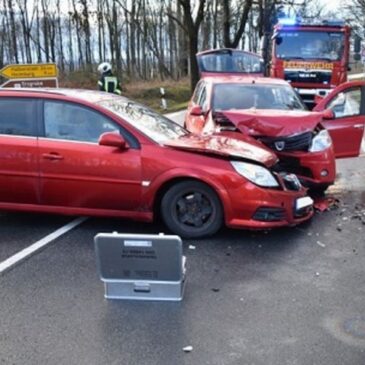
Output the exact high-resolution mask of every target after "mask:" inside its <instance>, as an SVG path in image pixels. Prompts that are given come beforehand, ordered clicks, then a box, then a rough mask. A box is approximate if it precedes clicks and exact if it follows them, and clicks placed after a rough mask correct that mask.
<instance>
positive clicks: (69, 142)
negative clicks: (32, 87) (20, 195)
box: [39, 100, 141, 214]
mask: <svg viewBox="0 0 365 365" xmlns="http://www.w3.org/2000/svg"><path fill="white" fill-rule="evenodd" d="M42 128H43V131H42V132H43V137H42V138H40V139H39V156H40V157H39V158H40V174H41V175H40V181H41V199H42V204H45V205H47V206H54V207H65V208H75V209H77V208H83V209H84V211H85V209H99V210H115V211H118V212H122V211H132V210H136V209H138V208H139V205H140V199H141V158H140V148H139V144H138V141H137V140H136V139H135V138H134V137H133V136H132V135H130V134H128V133H127V132H126V131H125V130H124V129H123V128H122V127H121V126H120V125H119V124H117V123H116V122H115V121H113V120H110V119H109V118H107V117H106V116H104V115H103V114H101V113H99V112H97V111H95V110H93V109H90V108H87V107H84V106H82V105H79V104H76V103H70V102H65V101H52V100H45V101H44V103H43V123H42ZM110 131H116V132H117V133H121V134H122V135H123V137H124V138H125V139H126V142H127V144H128V148H127V149H125V150H121V149H119V148H116V147H110V146H101V145H99V144H98V139H99V136H100V135H101V134H102V133H105V132H110ZM76 212H78V210H76ZM86 214H87V212H86Z"/></svg>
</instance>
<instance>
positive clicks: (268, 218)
mask: <svg viewBox="0 0 365 365" xmlns="http://www.w3.org/2000/svg"><path fill="white" fill-rule="evenodd" d="M285 217H286V215H285V210H284V209H283V208H270V207H261V208H259V209H257V210H256V213H255V214H254V216H253V217H252V219H254V220H255V221H261V222H277V221H283V220H285Z"/></svg>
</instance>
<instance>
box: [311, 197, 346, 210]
mask: <svg viewBox="0 0 365 365" xmlns="http://www.w3.org/2000/svg"><path fill="white" fill-rule="evenodd" d="M339 204H340V201H339V200H338V199H335V198H333V197H317V198H315V199H314V208H315V209H316V210H318V211H319V212H325V211H327V210H333V209H338V207H339Z"/></svg>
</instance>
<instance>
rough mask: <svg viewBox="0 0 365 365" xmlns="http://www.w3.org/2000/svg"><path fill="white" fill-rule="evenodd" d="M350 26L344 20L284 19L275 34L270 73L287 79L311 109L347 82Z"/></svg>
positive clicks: (277, 26) (276, 28) (276, 27)
mask: <svg viewBox="0 0 365 365" xmlns="http://www.w3.org/2000/svg"><path fill="white" fill-rule="evenodd" d="M350 35H351V29H350V27H348V26H346V25H345V24H344V23H343V22H342V21H338V20H336V21H328V20H327V21H321V22H318V23H315V24H314V23H311V24H306V23H303V22H297V21H293V20H289V21H288V20H286V21H284V20H281V22H279V24H277V25H276V26H275V29H274V35H273V49H272V63H271V76H272V77H278V78H281V79H284V80H286V81H288V82H290V83H291V85H292V86H293V87H294V88H295V89H296V90H297V91H298V93H299V94H300V96H301V97H302V99H303V101H304V103H305V104H306V105H307V106H308V107H309V109H312V108H313V107H314V106H315V104H316V99H317V96H318V97H320V98H323V97H325V96H327V95H328V94H329V93H330V92H331V90H332V89H334V88H335V87H336V86H338V85H340V84H342V83H344V82H346V81H347V72H348V70H349V53H350Z"/></svg>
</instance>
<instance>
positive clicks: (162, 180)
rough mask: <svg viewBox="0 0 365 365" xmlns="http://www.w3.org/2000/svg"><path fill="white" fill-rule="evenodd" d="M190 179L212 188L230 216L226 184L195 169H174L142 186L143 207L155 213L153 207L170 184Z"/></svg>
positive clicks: (225, 212)
mask: <svg viewBox="0 0 365 365" xmlns="http://www.w3.org/2000/svg"><path fill="white" fill-rule="evenodd" d="M188 179H193V180H197V181H200V182H203V183H205V184H207V185H208V186H209V187H211V188H212V189H213V190H214V191H215V192H216V194H217V195H218V198H219V199H220V201H221V204H222V208H223V211H224V215H225V216H226V215H227V214H228V215H229V212H230V210H231V208H230V207H231V202H230V198H229V194H228V192H227V189H226V188H225V186H224V184H223V183H222V182H220V181H218V180H217V178H216V176H213V175H212V174H210V173H208V172H207V171H204V170H199V169H194V168H189V169H186V168H173V169H170V170H167V171H165V172H164V173H162V174H160V175H159V176H157V177H156V178H155V179H153V181H151V182H150V183H149V185H148V186H143V185H142V202H143V205H144V206H145V207H146V208H147V209H148V210H152V211H153V207H154V206H155V203H156V202H157V201H156V199H157V200H158V199H159V198H160V197H161V193H163V191H164V189H165V188H166V187H168V186H170V184H173V183H174V181H175V182H178V181H182V180H188ZM146 185H147V184H146Z"/></svg>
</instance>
